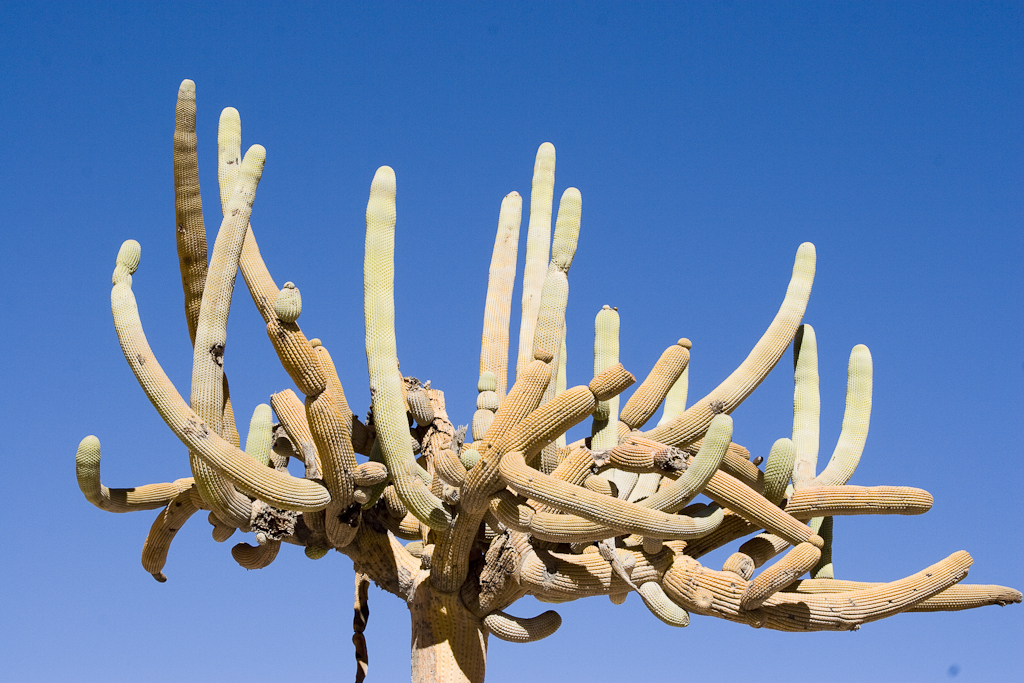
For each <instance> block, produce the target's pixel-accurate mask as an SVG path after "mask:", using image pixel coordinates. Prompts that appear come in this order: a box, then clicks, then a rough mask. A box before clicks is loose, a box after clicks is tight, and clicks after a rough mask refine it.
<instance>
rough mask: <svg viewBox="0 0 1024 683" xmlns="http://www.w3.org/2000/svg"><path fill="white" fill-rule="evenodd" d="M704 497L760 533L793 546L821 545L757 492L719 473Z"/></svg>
mask: <svg viewBox="0 0 1024 683" xmlns="http://www.w3.org/2000/svg"><path fill="white" fill-rule="evenodd" d="M704 495H706V496H707V497H708V498H710V499H711V500H713V501H715V502H716V503H718V504H719V505H721V506H722V507H723V508H728V509H729V510H732V511H734V512H736V513H737V514H739V515H740V516H742V517H743V518H744V519H747V520H750V521H751V522H753V523H755V524H756V525H759V526H761V527H762V528H764V529H768V530H769V531H771V532H772V533H774V534H777V535H779V536H781V537H782V538H784V539H786V540H787V541H789V542H790V543H791V544H793V545H797V544H799V543H803V542H805V541H808V542H810V543H811V544H813V545H814V546H815V547H818V548H820V547H821V546H822V545H823V543H824V542H823V541H822V539H821V537H820V536H818V535H816V534H815V533H814V532H813V531H811V530H810V529H809V528H807V527H806V526H804V525H803V524H801V523H800V522H798V521H797V520H796V519H794V518H793V517H792V516H790V515H788V514H786V513H785V512H783V511H782V510H780V509H779V508H777V507H775V506H774V505H772V504H771V503H769V502H768V501H766V500H765V499H764V498H763V497H762V496H760V495H759V494H758V493H757V492H755V491H754V490H753V489H751V488H750V487H749V486H746V485H745V484H743V483H742V482H740V481H739V480H738V479H736V478H735V477H732V476H730V475H728V474H726V473H725V472H722V471H721V470H719V471H718V472H715V474H714V476H712V477H711V479H710V480H709V481H708V484H707V486H706V487H705V488H704Z"/></svg>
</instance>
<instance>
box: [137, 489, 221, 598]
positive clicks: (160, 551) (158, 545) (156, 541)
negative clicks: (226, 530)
mask: <svg viewBox="0 0 1024 683" xmlns="http://www.w3.org/2000/svg"><path fill="white" fill-rule="evenodd" d="M193 494H194V491H192V490H189V489H186V490H185V491H182V492H181V493H179V494H178V495H176V496H175V497H174V498H172V499H171V500H170V502H169V503H168V504H167V507H166V508H164V509H163V510H162V511H161V512H160V514H159V515H157V518H156V519H155V520H153V525H152V526H151V527H150V529H149V534H148V535H147V536H146V542H145V543H144V544H143V546H142V568H143V569H145V570H146V571H147V572H149V573H150V574H152V575H153V578H154V579H156V580H157V581H159V582H160V583H163V582H164V581H166V580H167V577H166V576H164V573H163V568H164V564H166V563H167V551H168V550H170V547H171V541H173V540H174V536H175V534H177V533H178V530H179V529H181V527H182V525H183V524H185V522H187V521H188V518H189V517H191V516H192V515H193V514H195V512H196V511H197V510H198V509H199V508H198V507H196V504H195V501H194V500H193ZM232 531H234V528H232Z"/></svg>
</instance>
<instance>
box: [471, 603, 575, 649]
mask: <svg viewBox="0 0 1024 683" xmlns="http://www.w3.org/2000/svg"><path fill="white" fill-rule="evenodd" d="M561 625H562V617H561V616H559V614H558V612H555V611H554V610H548V611H547V612H542V613H541V614H538V615H537V616H535V617H529V618H526V617H514V616H512V615H510V614H505V613H504V612H502V611H501V610H495V611H494V612H491V613H490V614H488V615H487V616H486V617H484V626H486V627H487V630H488V631H490V632H491V635H493V636H494V637H495V638H500V639H501V640H507V641H509V642H510V643H532V642H534V641H537V640H541V639H543V638H547V637H548V636H550V635H551V634H552V633H554V632H555V631H557V630H558V627H559V626H561Z"/></svg>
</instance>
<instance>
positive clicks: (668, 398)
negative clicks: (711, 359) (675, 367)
mask: <svg viewBox="0 0 1024 683" xmlns="http://www.w3.org/2000/svg"><path fill="white" fill-rule="evenodd" d="M677 344H678V345H679V346H682V347H684V348H686V350H687V351H689V350H690V349H692V348H693V344H692V343H691V342H690V340H689V339H687V338H685V337H684V338H682V339H680V340H679V341H678V342H677ZM689 391H690V364H689V361H687V364H686V367H685V368H683V372H682V374H680V375H679V379H677V380H676V381H675V383H673V384H672V387H671V388H670V389H669V390H668V394H666V395H665V403H664V408H663V409H662V411H661V419H660V420H658V425H657V426H659V427H660V426H662V425H663V424H666V423H668V422H671V421H672V420H674V419H676V418H677V417H679V416H680V415H682V414H683V413H685V412H686V397H687V394H688V393H689Z"/></svg>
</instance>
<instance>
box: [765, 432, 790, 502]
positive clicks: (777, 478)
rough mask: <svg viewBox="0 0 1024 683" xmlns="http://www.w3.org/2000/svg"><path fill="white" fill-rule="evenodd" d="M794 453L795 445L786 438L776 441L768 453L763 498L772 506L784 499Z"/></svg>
mask: <svg viewBox="0 0 1024 683" xmlns="http://www.w3.org/2000/svg"><path fill="white" fill-rule="evenodd" d="M796 453H797V450H796V444H794V443H793V441H792V440H790V439H786V438H782V439H779V440H777V441H776V442H775V443H774V444H772V448H771V450H770V451H769V452H768V461H767V462H766V463H765V465H764V497H765V498H767V499H768V502H770V503H772V504H773V505H778V504H779V503H780V502H782V499H783V498H785V497H786V486H787V485H788V484H789V479H790V477H791V476H792V474H793V463H794V462H795V461H796Z"/></svg>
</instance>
